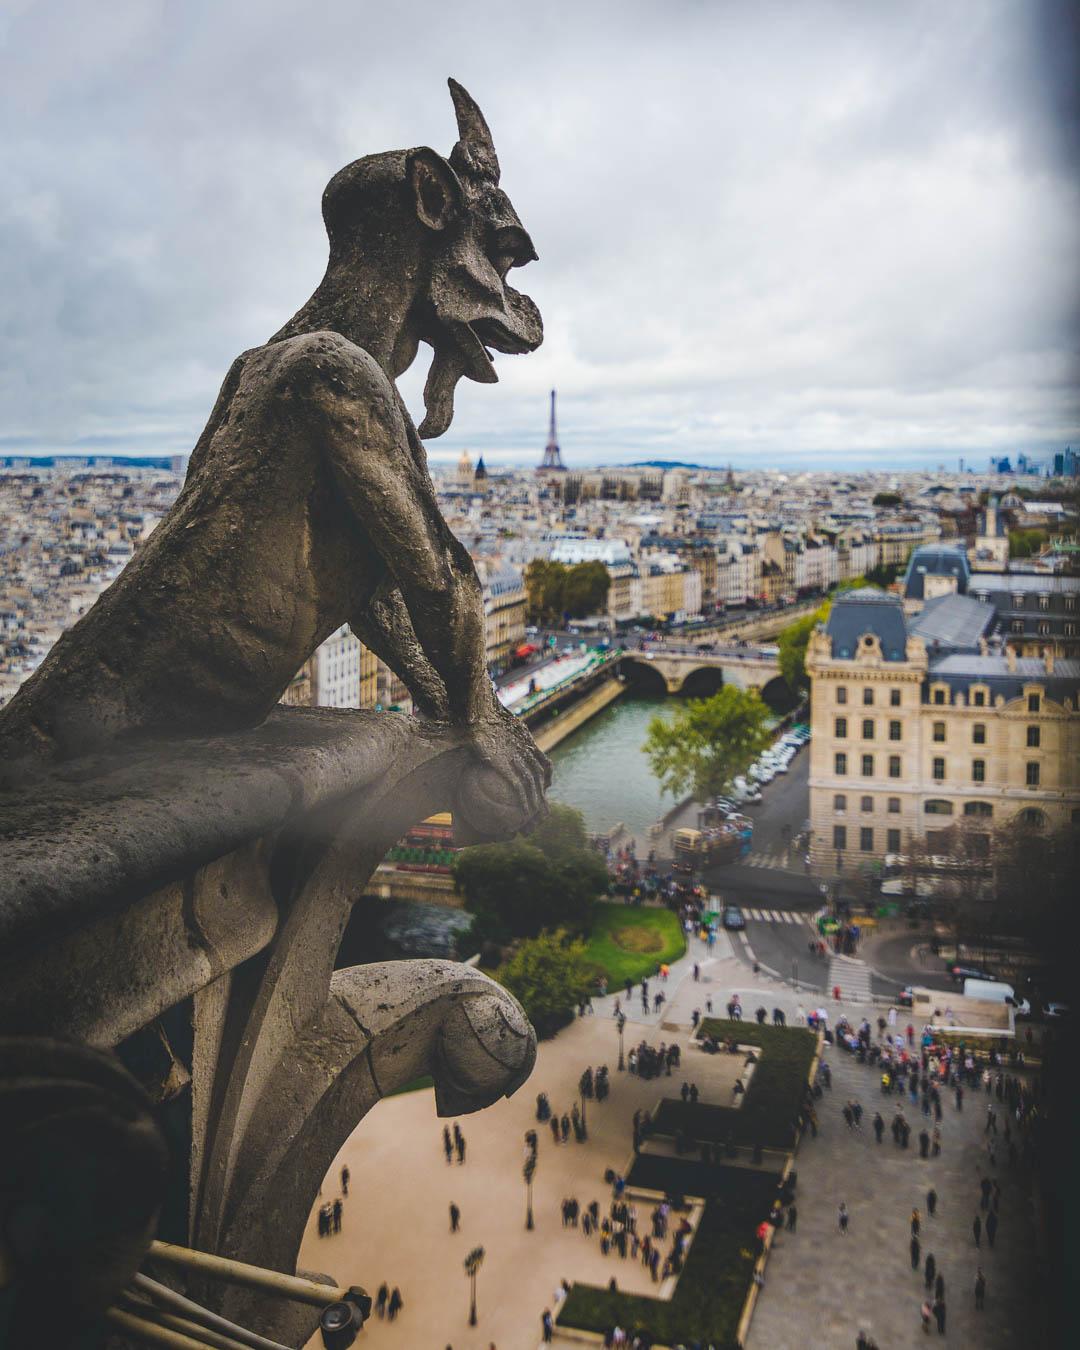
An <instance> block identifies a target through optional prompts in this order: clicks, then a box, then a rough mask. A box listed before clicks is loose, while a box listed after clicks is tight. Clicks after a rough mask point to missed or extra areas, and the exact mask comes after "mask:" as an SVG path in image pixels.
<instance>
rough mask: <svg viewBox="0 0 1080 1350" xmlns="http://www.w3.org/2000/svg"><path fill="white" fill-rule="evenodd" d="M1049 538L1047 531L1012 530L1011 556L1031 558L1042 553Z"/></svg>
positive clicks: (1010, 532)
mask: <svg viewBox="0 0 1080 1350" xmlns="http://www.w3.org/2000/svg"><path fill="white" fill-rule="evenodd" d="M1049 537H1050V536H1049V534H1047V532H1046V530H1010V531H1009V556H1010V557H1012V558H1030V557H1031V556H1032V555H1033V554H1035V553H1038V552H1039V551H1040V549H1041V548H1042V546H1043V545H1044V544H1045V543H1046V541H1047V540H1048V539H1049Z"/></svg>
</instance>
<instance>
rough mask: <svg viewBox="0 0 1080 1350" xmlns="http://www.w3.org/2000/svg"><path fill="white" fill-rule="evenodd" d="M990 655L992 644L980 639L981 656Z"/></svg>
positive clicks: (982, 638)
mask: <svg viewBox="0 0 1080 1350" xmlns="http://www.w3.org/2000/svg"><path fill="white" fill-rule="evenodd" d="M989 654H990V644H989V643H988V642H987V640H986V639H985V638H984V637H981V638H980V639H979V655H980V656H989Z"/></svg>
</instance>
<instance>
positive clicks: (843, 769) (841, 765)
mask: <svg viewBox="0 0 1080 1350" xmlns="http://www.w3.org/2000/svg"><path fill="white" fill-rule="evenodd" d="M833 769H834V772H835V773H836V775H837V777H838V778H843V776H844V774H846V773H847V755H845V754H839V755H837V756H836V762H835V764H834V766H833Z"/></svg>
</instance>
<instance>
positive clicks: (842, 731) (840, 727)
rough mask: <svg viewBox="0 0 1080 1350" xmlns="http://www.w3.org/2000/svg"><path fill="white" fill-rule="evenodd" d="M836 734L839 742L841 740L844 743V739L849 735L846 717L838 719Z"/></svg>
mask: <svg viewBox="0 0 1080 1350" xmlns="http://www.w3.org/2000/svg"><path fill="white" fill-rule="evenodd" d="M834 734H835V735H836V738H837V739H838V740H841V741H842V740H843V739H844V737H845V736H846V735H847V718H846V717H838V718H837V719H836V728H835V733H834Z"/></svg>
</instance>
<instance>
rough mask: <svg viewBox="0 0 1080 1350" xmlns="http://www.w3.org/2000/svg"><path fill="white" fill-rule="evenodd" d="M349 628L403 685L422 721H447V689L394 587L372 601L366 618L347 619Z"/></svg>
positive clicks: (362, 616)
mask: <svg viewBox="0 0 1080 1350" xmlns="http://www.w3.org/2000/svg"><path fill="white" fill-rule="evenodd" d="M349 627H350V628H351V629H352V630H353V632H354V633H355V634H356V636H357V637H358V638H359V639H360V641H361V642H362V643H363V644H364V645H365V646H366V647H368V648H370V649H371V651H373V652H374V653H375V655H376V656H378V657H379V658H380V659H381V660H383V661H385V662H386V664H387V665H388V666H389V667H390V669H391V670H392V671H393V672H394V674H395V675H397V676H398V678H399V679H401V680H403V681H404V682H405V686H406V688H407V689H408V691H409V693H410V694H411V695H412V700H413V703H414V704H415V705H416V707H417V709H418V710H419V711H420V712H421V713H423V715H424V716H425V717H432V718H435V719H436V720H438V721H445V720H447V719H448V718H449V716H450V709H449V702H448V698H447V693H446V685H445V684H444V683H443V681H442V679H441V677H440V676H439V674H438V672H437V671H436V670H435V668H434V667H433V666H432V664H431V662H430V661H429V660H428V659H427V657H426V656H425V655H424V649H423V647H421V645H420V639H419V638H418V637H417V636H416V633H415V632H414V631H413V626H412V619H411V617H410V615H409V611H408V608H407V607H406V605H405V599H404V597H403V596H402V594H401V591H400V590H399V589H398V588H397V587H396V586H395V587H392V588H388V589H387V590H386V591H385V592H383V593H381V594H377V595H375V596H374V597H372V599H371V601H370V602H369V604H368V608H367V612H366V614H362V615H357V616H355V617H354V618H352V619H350V620H349Z"/></svg>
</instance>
